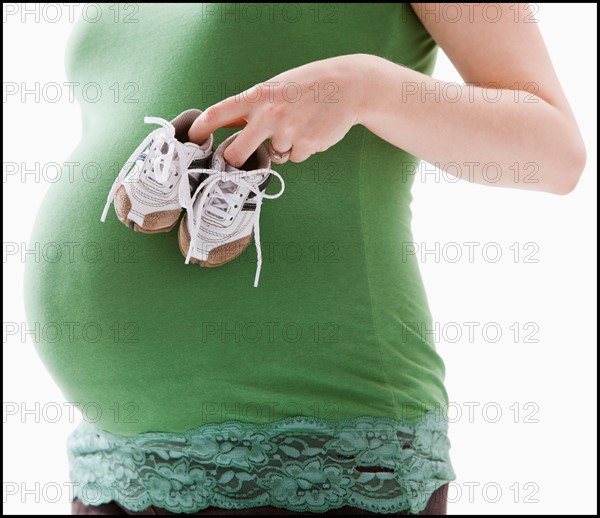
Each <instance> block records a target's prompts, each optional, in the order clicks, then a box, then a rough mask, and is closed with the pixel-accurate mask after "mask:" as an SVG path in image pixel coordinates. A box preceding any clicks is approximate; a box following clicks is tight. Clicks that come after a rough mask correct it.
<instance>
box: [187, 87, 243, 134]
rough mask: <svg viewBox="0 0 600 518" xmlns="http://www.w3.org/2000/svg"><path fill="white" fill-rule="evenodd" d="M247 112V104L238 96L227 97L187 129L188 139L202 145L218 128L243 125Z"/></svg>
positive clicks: (205, 111) (208, 109)
mask: <svg viewBox="0 0 600 518" xmlns="http://www.w3.org/2000/svg"><path fill="white" fill-rule="evenodd" d="M249 111H250V107H249V106H248V103H247V102H246V101H245V100H243V99H242V98H240V96H233V97H228V98H227V99H225V100H223V101H221V102H219V103H217V104H213V105H212V106H209V107H208V108H207V109H206V110H204V111H203V112H202V114H201V115H200V116H199V117H198V118H197V119H196V120H195V121H194V123H193V124H192V127H191V128H190V129H189V131H188V138H189V139H190V141H192V142H195V143H196V144H202V142H204V141H205V140H206V139H207V138H208V137H209V136H210V134H211V133H213V132H214V131H216V130H218V129H219V128H223V127H235V126H241V125H243V124H244V123H245V121H247V120H248V114H249Z"/></svg>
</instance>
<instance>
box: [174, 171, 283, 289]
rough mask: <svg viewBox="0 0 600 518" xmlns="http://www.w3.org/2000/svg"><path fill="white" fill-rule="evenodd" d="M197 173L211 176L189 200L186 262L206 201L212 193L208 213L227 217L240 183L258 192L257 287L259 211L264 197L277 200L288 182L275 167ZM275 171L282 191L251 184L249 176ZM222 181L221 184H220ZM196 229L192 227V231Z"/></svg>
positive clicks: (186, 261)
mask: <svg viewBox="0 0 600 518" xmlns="http://www.w3.org/2000/svg"><path fill="white" fill-rule="evenodd" d="M190 172H194V173H204V174H207V175H208V178H206V179H205V180H204V181H203V182H202V183H201V184H200V185H199V186H198V188H197V189H196V192H195V193H194V196H193V197H192V198H191V200H190V201H189V205H188V207H186V208H187V218H188V230H189V232H190V246H189V249H188V253H187V256H186V258H185V264H188V263H189V262H190V257H191V255H192V250H194V248H195V245H196V239H197V235H198V230H199V229H200V223H201V221H202V211H203V209H204V207H205V205H206V204H207V200H208V199H209V196H210V198H211V202H210V205H209V208H207V212H208V211H210V212H211V213H212V214H213V215H214V216H216V217H217V218H219V219H225V218H226V217H227V214H228V211H229V210H230V209H231V208H232V207H233V206H234V205H236V204H238V203H239V198H238V197H237V196H234V195H233V190H234V189H235V187H236V186H237V185H245V187H247V188H248V189H250V191H252V192H253V193H254V194H255V198H254V199H256V221H255V223H254V244H255V245H256V259H257V260H256V275H255V276H254V287H255V288H256V287H258V280H259V278H260V270H261V268H262V249H261V246H260V210H261V207H262V200H263V199H267V200H274V199H275V198H279V196H281V195H282V194H283V191H284V190H285V182H284V181H283V178H282V177H281V175H280V174H279V173H278V172H277V171H273V170H272V169H257V170H255V171H231V172H228V171H217V170H215V169H195V170H193V171H190ZM264 173H267V174H272V175H274V176H276V177H277V178H278V179H279V181H280V182H281V190H280V191H279V192H278V193H276V194H266V193H264V192H263V191H261V190H260V189H259V188H258V185H256V186H255V185H254V184H253V183H251V182H250V181H249V180H248V179H247V178H246V177H247V176H254V175H257V174H264ZM219 183H221V185H219ZM200 192H202V195H201V196H200V201H199V202H198V208H197V210H196V211H194V204H195V200H196V198H197V196H198V193H200ZM194 212H196V214H197V215H196V223H194V218H193V213H194ZM192 229H193V230H192Z"/></svg>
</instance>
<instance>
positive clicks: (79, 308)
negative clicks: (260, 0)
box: [25, 4, 447, 435]
mask: <svg viewBox="0 0 600 518" xmlns="http://www.w3.org/2000/svg"><path fill="white" fill-rule="evenodd" d="M125 5H128V4H123V6H125ZM132 5H133V4H132ZM135 5H136V6H139V11H137V12H135V13H134V12H133V10H132V11H131V12H130V11H121V12H120V15H121V16H120V18H119V21H118V22H117V21H115V12H114V11H111V10H109V9H108V6H104V9H103V15H102V17H101V19H100V20H99V21H96V22H95V23H91V22H86V21H85V20H80V21H79V22H78V24H77V25H76V27H75V30H74V33H73V35H72V37H71V40H70V46H69V51H68V59H67V68H68V75H69V80H70V81H74V82H79V83H80V84H81V86H80V87H76V88H75V92H76V94H77V99H78V101H79V103H80V105H81V111H82V116H83V136H82V140H81V142H80V144H79V145H78V146H77V148H76V149H75V151H74V152H73V153H72V155H71V156H70V157H69V159H68V162H70V163H73V162H74V163H76V165H71V166H69V167H70V168H69V170H68V171H71V172H72V174H67V172H68V171H67V170H65V171H64V174H63V175H62V177H61V180H60V181H59V182H57V183H55V184H53V185H52V186H51V187H50V189H49V192H48V194H47V196H46V198H45V200H44V202H43V205H42V208H41V210H40V212H39V215H38V217H37V221H36V224H35V229H34V232H33V236H32V238H31V241H30V248H32V247H34V246H38V247H39V249H40V250H41V257H40V260H39V261H34V260H28V261H27V265H26V282H25V292H26V305H27V316H28V322H29V326H30V328H32V327H35V326H38V328H39V329H40V337H41V339H40V340H39V343H37V344H36V346H37V349H38V352H39V355H40V357H41V358H42V360H43V362H44V363H45V365H46V366H47V368H48V369H49V371H50V372H51V373H52V375H53V377H54V379H55V380H56V382H57V383H58V385H59V386H60V387H61V389H62V391H63V393H64V395H65V397H66V398H67V400H68V401H71V402H74V403H76V404H78V405H79V406H80V407H81V408H85V409H86V412H84V415H85V416H86V417H87V418H88V420H89V421H92V422H94V423H95V424H96V426H98V427H100V428H101V429H104V430H106V431H108V432H111V433H115V434H123V435H133V434H138V433H141V432H183V431H186V430H190V429H194V428H197V427H199V426H202V425H204V424H207V423H219V422H223V421H227V420H238V421H241V422H251V423H254V424H257V425H260V424H266V423H269V422H273V421H277V420H280V419H284V418H288V417H294V416H312V417H316V418H323V419H328V420H330V421H342V420H349V419H354V418H359V417H362V416H370V417H375V418H379V417H382V418H390V419H409V420H410V419H417V418H419V417H421V416H422V415H424V414H425V412H427V411H429V410H434V409H439V408H440V407H443V406H444V405H445V404H446V403H447V394H446V391H445V389H444V385H443V378H444V366H443V362H442V360H441V358H440V357H439V355H438V354H437V352H436V350H435V345H434V343H433V340H432V339H431V334H426V333H425V331H426V330H428V329H431V328H432V325H431V316H430V313H429V310H428V304H427V299H426V295H425V292H424V289H423V286H422V281H421V277H420V274H419V269H418V264H417V261H416V259H415V256H414V255H410V254H406V250H407V248H406V246H405V244H406V243H410V242H411V241H412V236H411V230H410V223H411V212H410V208H409V205H410V202H411V194H410V189H411V184H412V175H410V174H406V172H407V171H409V170H410V169H411V167H414V164H416V163H417V161H416V159H415V158H414V157H411V156H409V155H408V154H407V153H405V152H403V151H402V150H400V149H397V148H395V147H393V146H391V145H390V144H388V143H386V142H384V141H383V140H381V139H379V138H378V137H376V136H375V135H373V134H372V133H370V132H369V131H367V130H366V129H365V128H364V127H362V126H356V127H354V128H352V130H351V131H350V132H349V133H348V134H347V135H346V137H345V138H344V139H343V140H342V141H341V142H340V143H339V144H337V145H336V146H334V147H333V148H331V149H330V150H328V151H327V152H325V153H321V154H318V155H316V156H313V157H312V158H310V159H309V160H307V161H306V162H304V163H302V164H293V163H288V164H285V165H283V166H279V167H275V169H277V170H278V171H279V172H280V173H282V174H283V176H284V178H287V179H288V183H287V189H286V192H285V193H284V195H283V196H282V197H281V198H279V199H277V200H274V201H269V200H267V201H265V203H264V206H263V211H262V217H261V234H262V239H263V254H264V263H263V268H262V276H261V282H260V286H259V287H258V288H253V286H252V281H253V278H254V272H255V261H256V252H255V249H254V246H253V245H252V246H250V247H249V248H248V249H247V250H246V252H245V253H244V254H243V255H242V256H241V257H240V258H239V259H238V260H236V261H234V262H232V263H230V264H227V265H225V266H222V267H219V268H213V269H201V268H199V267H196V266H195V265H187V266H186V265H185V264H184V258H183V256H182V255H181V252H180V250H179V247H178V243H177V232H176V230H174V231H172V232H170V233H167V234H157V235H143V234H138V233H134V232H131V231H130V230H128V229H127V228H125V227H124V226H123V225H122V224H121V223H120V222H119V221H118V219H117V217H116V215H115V214H114V211H113V210H112V209H111V212H110V213H109V217H108V218H107V222H106V223H105V224H101V223H100V215H101V212H102V208H103V206H104V203H105V201H106V196H107V193H108V191H109V189H110V186H111V183H112V181H113V180H114V178H115V176H116V174H117V172H118V170H119V168H120V167H121V165H122V163H123V162H124V161H125V160H127V159H128V158H129V155H130V153H131V152H132V151H133V150H134V149H135V147H136V146H137V145H138V144H139V142H140V141H141V140H142V139H143V138H144V137H145V136H146V135H147V133H148V132H149V130H150V129H152V128H151V127H150V126H148V125H145V124H144V123H143V117H144V116H146V115H150V116H159V117H163V118H166V119H171V118H173V117H174V116H176V115H177V114H178V113H180V112H181V111H183V110H185V109H188V108H191V107H197V108H205V107H207V106H209V105H211V104H213V103H215V102H217V101H219V100H221V99H223V98H225V97H227V96H229V95H233V94H234V93H237V92H239V91H241V90H243V89H245V88H247V87H249V86H251V85H252V84H255V83H257V82H260V81H264V80H266V79H269V78H270V77H272V76H274V75H276V74H278V73H280V72H282V71H284V70H286V69H290V68H292V67H296V66H299V65H302V64H305V63H308V62H311V61H315V60H318V59H323V58H328V57H332V56H336V55H342V54H351V53H359V52H360V53H369V54H377V55H380V56H384V57H386V58H388V59H390V60H392V61H395V62H396V63H401V64H404V65H406V66H408V67H410V68H414V69H417V70H420V71H422V72H425V73H431V71H432V68H433V65H434V60H435V52H436V46H435V43H434V42H433V40H432V39H431V37H430V36H429V35H428V33H427V32H426V31H425V29H424V28H423V26H422V25H421V24H420V22H419V21H418V19H417V18H416V16H415V15H414V13H413V12H412V11H411V9H410V7H409V6H408V5H407V4H338V5H336V4H327V5H322V6H320V7H319V6H317V5H316V4H314V5H311V4H294V5H295V7H294V8H293V9H292V8H285V6H284V4H276V5H275V6H272V7H271V8H269V7H268V5H267V4H259V7H258V8H260V9H261V10H262V11H261V12H262V14H261V15H260V16H258V17H257V12H258V11H257V10H256V9H257V8H252V7H248V6H245V4H237V5H233V6H232V5H230V6H219V5H216V6H215V5H211V6H208V7H207V5H204V6H203V5H201V4H135ZM277 5H278V6H279V7H277ZM260 6H262V7H260ZM209 7H210V9H211V10H209ZM123 8H124V7H123ZM227 9H228V10H229V14H227V12H226V11H225V10H227ZM286 9H287V10H286ZM294 9H295V10H294ZM213 12H216V14H211V13H213ZM284 12H285V16H283V13H284ZM236 13H237V14H236ZM298 13H300V16H298ZM92 14H93V13H92V12H89V13H88V17H91V16H92ZM126 15H130V16H131V17H132V18H130V21H131V20H132V19H133V20H137V22H134V23H124V21H125V18H126ZM253 20H254V21H253ZM292 20H296V21H292ZM92 83H96V84H97V85H98V86H99V88H98V87H96V86H94V85H93V84H92ZM83 87H85V88H83ZM98 91H99V92H100V93H101V97H100V99H99V100H97V102H92V101H93V100H94V99H95V97H97V94H98ZM324 93H329V90H326V91H325V92H324ZM117 94H118V97H116V96H117ZM398 95H401V92H400V88H399V91H398ZM128 96H129V97H128ZM132 100H137V101H138V102H125V101H132ZM307 130H308V128H307ZM233 131H234V130H220V131H219V132H217V134H216V135H215V137H216V143H220V142H221V141H222V140H224V138H225V137H226V136H228V135H230V134H231V133H232V132H233ZM99 171H101V175H100V178H99V179H97V180H95V177H96V175H97V173H98V172H99ZM274 183H275V182H274ZM277 189H278V186H277V185H271V186H270V187H269V192H275V191H276V190H277ZM56 250H61V251H62V254H61V255H60V257H59V258H58V259H57V255H56ZM99 333H100V336H98V334H99Z"/></svg>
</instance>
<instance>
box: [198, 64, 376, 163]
mask: <svg viewBox="0 0 600 518" xmlns="http://www.w3.org/2000/svg"><path fill="white" fill-rule="evenodd" d="M364 65H365V56H364V55H359V54H355V55H349V56H338V57H334V58H330V59H325V60H322V61H315V62H313V63H308V64H307V65H303V66H301V67H298V68H294V69H292V70H288V71H286V72H283V73H282V74H279V75H277V76H275V77H273V78H272V79H270V80H268V81H265V82H263V83H259V84H258V85H256V86H254V87H252V88H250V89H248V90H246V91H245V92H242V93H241V94H238V95H235V96H233V97H229V98H227V99H225V100H223V101H221V102H220V103H217V104H215V105H213V106H210V107H209V108H208V109H207V110H206V111H204V113H203V114H202V115H201V116H200V117H198V119H197V120H196V121H195V122H194V124H193V125H192V127H191V128H190V130H189V138H190V140H192V141H193V142H202V141H203V140H204V139H205V138H206V137H208V136H209V135H210V134H211V133H212V132H213V131H215V130H216V129H218V128H221V127H225V126H228V127H232V126H242V125H244V124H246V127H245V128H244V130H243V131H242V132H241V134H240V135H239V136H238V137H237V138H236V139H235V141H234V142H233V143H232V144H231V145H230V146H229V147H228V148H227V150H226V151H225V159H226V160H227V161H228V162H229V163H230V164H233V165H235V166H237V167H240V166H241V165H242V164H243V163H244V162H245V161H246V160H247V159H248V157H249V156H250V155H251V154H252V153H253V152H254V151H255V150H256V149H257V148H258V147H259V145H260V144H261V143H262V142H264V141H265V140H266V139H270V140H271V146H272V148H273V149H274V150H276V151H277V152H279V153H282V154H285V153H286V152H288V151H289V150H291V153H290V154H289V156H286V157H285V158H284V159H282V160H281V161H279V163H281V162H285V161H286V160H287V159H288V158H289V159H290V160H292V161H293V162H302V161H304V160H306V159H307V158H308V157H310V156H311V155H314V154H315V153H318V152H321V151H325V150H326V149H329V148H330V147H331V146H333V145H334V144H336V143H337V142H339V141H340V140H341V139H342V138H343V137H344V135H346V133H347V132H348V130H349V129H350V128H351V127H352V126H353V125H355V124H357V123H359V122H360V120H359V119H360V112H361V101H362V99H364V96H363V91H364V87H365V82H366V80H365V77H366V73H365V70H366V69H365V67H364Z"/></svg>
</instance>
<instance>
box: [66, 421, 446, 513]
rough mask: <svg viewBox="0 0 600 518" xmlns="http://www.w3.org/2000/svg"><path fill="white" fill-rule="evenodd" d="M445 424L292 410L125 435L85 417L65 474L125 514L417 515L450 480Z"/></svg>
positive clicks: (88, 496) (79, 490)
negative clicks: (275, 418) (253, 420)
mask: <svg viewBox="0 0 600 518" xmlns="http://www.w3.org/2000/svg"><path fill="white" fill-rule="evenodd" d="M446 431H447V422H446V421H445V420H444V418H443V415H442V413H441V412H428V413H427V414H426V415H425V416H423V418H422V419H421V420H419V421H418V422H414V423H410V424H409V423H406V422H402V421H399V420H392V419H387V418H383V417H380V418H373V417H361V418H357V419H353V420H351V421H337V422H335V423H332V422H326V421H324V420H319V419H313V418H307V417H291V418H288V419H284V420H282V421H279V422H277V423H269V424H266V425H260V426H259V425H249V424H247V423H243V424H242V423H237V422H228V423H219V424H208V425H204V426H202V427H200V428H198V429H195V430H190V431H188V432H185V433H179V434H173V433H148V434H139V435H135V436H132V437H129V436H122V435H114V434H111V433H109V432H103V431H98V430H97V429H96V428H95V427H93V426H92V425H90V424H88V423H85V422H84V423H82V424H81V425H80V426H79V427H78V428H77V429H76V430H75V431H74V432H73V433H72V434H71V436H70V437H69V453H70V460H71V479H72V480H73V481H74V482H76V484H74V485H73V490H74V497H76V498H79V499H80V500H81V501H82V502H83V503H84V504H86V505H99V504H102V503H106V502H110V501H112V500H116V501H118V502H119V503H120V504H121V505H123V506H124V507H126V508H127V509H129V510H131V511H142V510H143V509H146V508H147V507H150V506H156V507H160V508H162V509H167V510H168V511H171V512H173V513H194V512H197V511H198V510H200V509H206V508H207V507H211V506H215V507H225V508H229V509H246V508H249V507H260V506H274V507H279V508H286V509H290V510H293V511H309V512H317V513H318V512H323V511H327V510H329V509H335V508H339V507H343V506H345V505H350V506H353V507H359V508H361V509H365V510H368V511H374V512H379V513H398V512H400V511H408V512H409V513H419V512H421V511H423V509H425V507H426V506H427V502H428V501H429V499H430V497H431V495H432V494H433V493H434V492H435V491H436V490H437V489H438V488H439V487H441V486H442V485H443V484H445V483H446V482H447V481H449V480H452V479H453V478H454V473H453V471H452V467H451V464H450V460H449V455H448V450H449V441H448V438H447V436H446ZM374 466H377V469H376V470H374V469H373V467H374Z"/></svg>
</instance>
